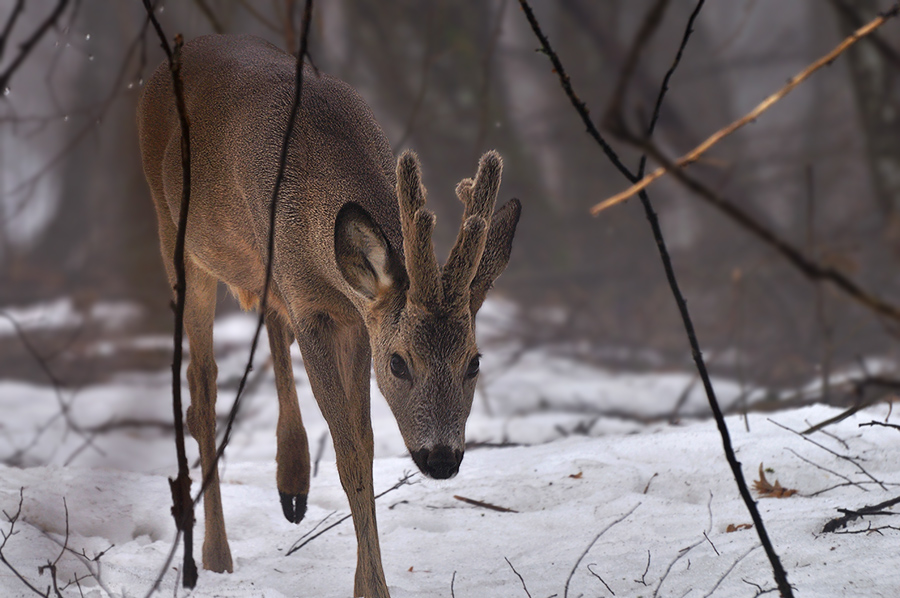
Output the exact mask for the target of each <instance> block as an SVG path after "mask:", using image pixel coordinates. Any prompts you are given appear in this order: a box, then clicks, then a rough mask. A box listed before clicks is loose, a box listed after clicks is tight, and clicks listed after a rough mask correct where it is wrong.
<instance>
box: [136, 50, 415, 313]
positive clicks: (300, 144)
mask: <svg viewBox="0 0 900 598" xmlns="http://www.w3.org/2000/svg"><path fill="white" fill-rule="evenodd" d="M181 73H182V79H183V81H184V95H185V105H186V109H187V116H188V119H189V123H190V136H191V181H192V185H191V205H190V214H189V220H188V228H187V239H186V249H187V252H188V254H189V255H190V257H191V259H194V260H196V261H197V262H198V263H199V264H200V265H201V266H202V267H203V268H204V269H206V270H208V271H210V272H212V273H213V274H215V275H216V276H217V277H218V278H219V279H221V280H223V281H224V282H226V283H227V284H228V285H230V286H231V287H232V289H233V290H235V291H237V292H238V293H239V295H240V294H241V292H243V293H246V294H249V295H250V296H253V295H257V296H258V295H259V293H260V292H261V290H262V287H263V284H264V276H265V268H264V266H265V260H266V246H267V238H268V232H269V231H268V228H269V204H270V201H271V197H272V190H273V188H274V184H275V179H276V176H277V169H278V164H279V157H280V152H281V146H282V142H283V135H284V131H285V130H286V129H287V123H288V119H289V116H290V109H291V105H292V101H293V96H294V82H295V75H296V58H295V57H294V56H292V55H290V54H287V53H285V52H283V51H281V50H280V49H278V48H277V47H275V46H273V45H271V44H269V43H268V42H265V41H264V40H261V39H259V38H256V37H253V36H205V37H200V38H197V39H195V40H193V41H191V42H189V43H188V44H186V45H185V46H184V48H183V49H182V71H181ZM302 92H303V93H302V101H301V105H300V109H299V112H298V115H297V119H296V122H295V127H294V131H293V134H292V136H291V139H290V142H289V146H288V154H287V161H286V170H285V175H284V182H283V185H282V188H281V192H280V194H279V198H278V202H279V205H278V210H277V221H276V225H275V227H276V230H275V258H274V268H273V274H274V280H275V283H276V285H275V286H276V288H275V289H274V292H275V295H276V298H280V299H282V300H284V301H287V302H289V303H290V302H297V301H300V299H299V298H300V297H304V298H306V300H310V299H312V300H313V302H318V301H326V302H327V301H335V300H338V301H339V300H340V298H341V297H352V296H353V293H351V292H350V289H349V287H347V283H346V281H345V280H344V277H343V276H342V275H341V274H340V272H338V270H337V268H336V266H335V262H334V257H333V256H334V223H335V219H336V217H337V215H338V213H339V212H340V210H341V208H342V207H343V206H344V205H346V204H347V203H355V204H358V205H359V206H361V207H362V208H363V209H364V210H365V211H366V212H367V213H368V214H369V215H370V216H371V218H372V219H373V220H374V221H375V223H376V224H377V225H378V226H379V227H380V229H381V230H382V231H383V233H384V235H385V236H386V237H387V240H388V242H389V243H390V245H391V246H392V247H393V249H394V250H395V251H397V252H398V253H399V254H401V255H402V251H403V249H402V241H401V234H400V221H399V214H398V207H397V200H396V194H395V172H394V158H393V156H392V153H391V148H390V145H389V143H388V141H387V139H386V138H385V136H384V133H383V132H382V130H381V128H380V126H379V125H378V124H377V122H376V121H375V118H374V117H373V115H372V112H371V110H370V109H369V108H368V106H367V105H366V104H365V102H364V101H363V100H362V98H361V97H360V96H359V95H358V94H357V93H356V91H354V90H353V89H352V88H351V87H350V86H348V85H347V84H345V83H343V82H342V81H340V80H338V79H335V78H333V77H330V76H328V75H325V74H321V73H317V72H316V71H314V70H313V69H312V68H311V67H309V66H308V65H306V66H304V72H303V90H302ZM138 126H139V134H140V142H141V147H142V154H143V162H144V170H145V174H146V176H147V179H148V181H149V183H150V186H151V188H152V189H153V191H154V199H155V201H156V202H157V208H158V209H159V210H161V214H160V215H161V216H162V215H163V214H162V211H167V212H168V217H170V218H173V219H174V218H177V215H178V213H179V206H180V202H181V180H182V168H181V151H180V143H181V130H180V123H179V119H178V114H177V111H176V109H175V102H174V95H173V92H172V83H171V75H170V73H169V71H168V68H167V65H166V64H163V65H161V66H160V67H159V68H158V69H157V70H156V72H155V73H154V74H153V75H152V77H151V78H150V80H149V81H148V83H147V86H146V89H145V91H144V94H143V97H142V99H141V103H140V106H139V109H138ZM163 202H164V204H165V205H161V204H162V203H163ZM298 273H302V275H301V276H298ZM294 308H295V309H297V310H303V309H311V308H314V307H313V306H303V305H299V304H298V305H293V306H291V308H289V309H294Z"/></svg>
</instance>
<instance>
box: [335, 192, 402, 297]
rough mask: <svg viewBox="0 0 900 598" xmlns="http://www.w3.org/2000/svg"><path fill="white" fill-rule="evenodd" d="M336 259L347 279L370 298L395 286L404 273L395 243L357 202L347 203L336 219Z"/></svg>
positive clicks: (352, 285)
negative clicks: (395, 249)
mask: <svg viewBox="0 0 900 598" xmlns="http://www.w3.org/2000/svg"><path fill="white" fill-rule="evenodd" d="M334 259H335V261H336V262H337V266H338V269H339V270H340V271H341V275H343V277H344V280H346V281H347V283H348V284H349V285H350V286H351V287H353V289H354V290H355V291H356V292H357V293H359V294H361V295H363V296H364V297H366V298H367V299H369V300H374V299H377V298H378V297H379V296H381V295H382V294H383V293H386V292H388V291H389V290H391V289H392V288H394V287H395V285H396V284H397V281H398V280H399V278H400V276H402V267H401V265H400V262H399V260H398V259H397V256H396V254H395V253H394V250H393V249H392V248H391V244H390V243H388V241H387V238H386V237H385V236H384V233H383V232H381V228H379V226H378V225H377V224H376V223H375V221H374V220H372V217H371V216H369V214H368V212H366V211H365V210H364V209H362V208H361V207H360V206H358V205H357V204H353V203H350V204H347V205H345V206H344V207H343V208H342V209H341V211H340V212H339V213H338V216H337V219H336V220H335V224H334Z"/></svg>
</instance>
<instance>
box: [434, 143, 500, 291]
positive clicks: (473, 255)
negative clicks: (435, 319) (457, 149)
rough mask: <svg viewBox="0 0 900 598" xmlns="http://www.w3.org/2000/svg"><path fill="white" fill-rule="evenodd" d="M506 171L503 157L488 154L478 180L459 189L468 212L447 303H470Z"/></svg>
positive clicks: (448, 279) (450, 265) (446, 286)
mask: <svg viewBox="0 0 900 598" xmlns="http://www.w3.org/2000/svg"><path fill="white" fill-rule="evenodd" d="M502 171H503V161H502V160H501V159H500V154H498V153H497V152H494V151H491V152H487V153H486V154H484V155H483V156H482V157H481V162H480V163H479V165H478V174H477V175H476V176H475V180H474V181H473V180H472V179H463V180H462V181H460V182H459V184H458V185H457V186H456V195H457V197H459V200H460V201H461V202H462V203H463V205H464V206H465V212H464V213H463V224H462V227H461V228H460V229H459V235H457V237H456V244H455V245H454V246H453V249H452V250H451V251H450V257H449V259H448V260H447V265H446V266H445V267H444V273H443V277H442V278H443V281H442V282H443V285H442V286H443V290H444V300H445V301H446V302H447V303H448V304H449V305H452V306H460V305H463V304H464V305H466V306H468V304H469V296H470V287H471V285H472V280H473V279H474V278H475V273H476V272H477V271H478V265H479V264H480V263H481V256H482V254H483V253H484V247H485V242H486V240H487V231H488V225H489V224H490V221H491V214H492V213H493V211H494V203H495V202H496V200H497V193H498V192H499V191H500V175H501V173H502Z"/></svg>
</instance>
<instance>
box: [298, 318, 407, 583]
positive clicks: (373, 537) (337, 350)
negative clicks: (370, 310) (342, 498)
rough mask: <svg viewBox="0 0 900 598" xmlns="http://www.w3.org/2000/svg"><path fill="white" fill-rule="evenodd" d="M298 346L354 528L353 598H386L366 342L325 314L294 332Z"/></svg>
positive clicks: (358, 328) (362, 334) (361, 331)
mask: <svg viewBox="0 0 900 598" xmlns="http://www.w3.org/2000/svg"><path fill="white" fill-rule="evenodd" d="M297 342H298V344H299V345H300V351H301V352H302V353H303V363H304V365H305V366H306V372H307V374H308V375H309V381H310V384H311V385H312V389H313V394H314V395H315V397H316V401H317V402H318V404H319V408H320V409H321V410H322V414H323V415H324V416H325V420H326V421H327V422H328V427H329V429H330V430H331V436H332V438H333V439H334V449H335V453H336V455H337V469H338V474H339V475H340V478H341V485H342V486H343V487H344V492H345V493H346V494H347V500H348V501H349V503H350V513H351V514H352V515H353V527H354V528H355V530H356V541H357V562H356V576H355V578H354V586H353V588H354V593H353V595H354V596H365V597H366V598H390V595H389V593H388V589H387V584H386V583H385V581H384V571H383V570H382V567H381V548H380V547H379V544H378V527H377V524H376V522H375V494H374V491H373V486H372V458H373V456H374V445H373V440H372V423H371V420H370V416H369V370H370V368H371V355H370V351H369V340H368V337H367V335H366V331H365V328H364V326H363V323H362V321H360V322H359V323H358V324H352V325H340V324H337V323H336V322H335V321H334V320H333V319H331V318H330V317H328V316H325V315H322V316H319V317H315V318H311V319H309V320H307V321H305V322H303V323H302V324H301V326H300V327H299V328H298V338H297Z"/></svg>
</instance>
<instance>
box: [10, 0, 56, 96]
mask: <svg viewBox="0 0 900 598" xmlns="http://www.w3.org/2000/svg"><path fill="white" fill-rule="evenodd" d="M68 4H69V0H59V1H58V2H57V3H56V7H55V8H54V9H53V12H51V13H50V14H49V15H47V18H46V19H44V21H43V22H42V23H41V24H40V25H38V27H37V29H35V30H34V32H33V33H32V34H31V36H30V37H29V38H28V39H26V40H25V41H24V42H22V43H21V44H20V45H19V53H18V54H16V57H15V58H13V60H12V62H10V63H9V66H7V67H6V70H5V71H3V73H2V74H0V92H2V91H3V90H5V89H6V88H7V87H9V81H10V79H12V76H13V75H14V74H15V72H16V69H18V68H19V66H21V64H22V62H23V61H24V60H25V59H26V58H27V57H28V55H29V54H30V53H31V51H32V50H33V49H34V47H35V46H36V45H37V43H38V42H39V41H41V38H42V37H44V34H45V33H47V30H48V29H50V28H51V27H53V26H54V25H55V24H56V21H58V20H59V17H60V16H62V13H63V12H64V11H65V9H66V6H67V5H68ZM17 8H18V7H17ZM14 10H15V9H14ZM17 14H18V11H16V12H14V14H13V15H12V18H11V19H10V22H7V27H8V28H10V29H11V27H12V22H13V21H15V19H16V16H17ZM9 33H10V32H9V31H4V36H3V44H5V43H6V36H7V35H9Z"/></svg>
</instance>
